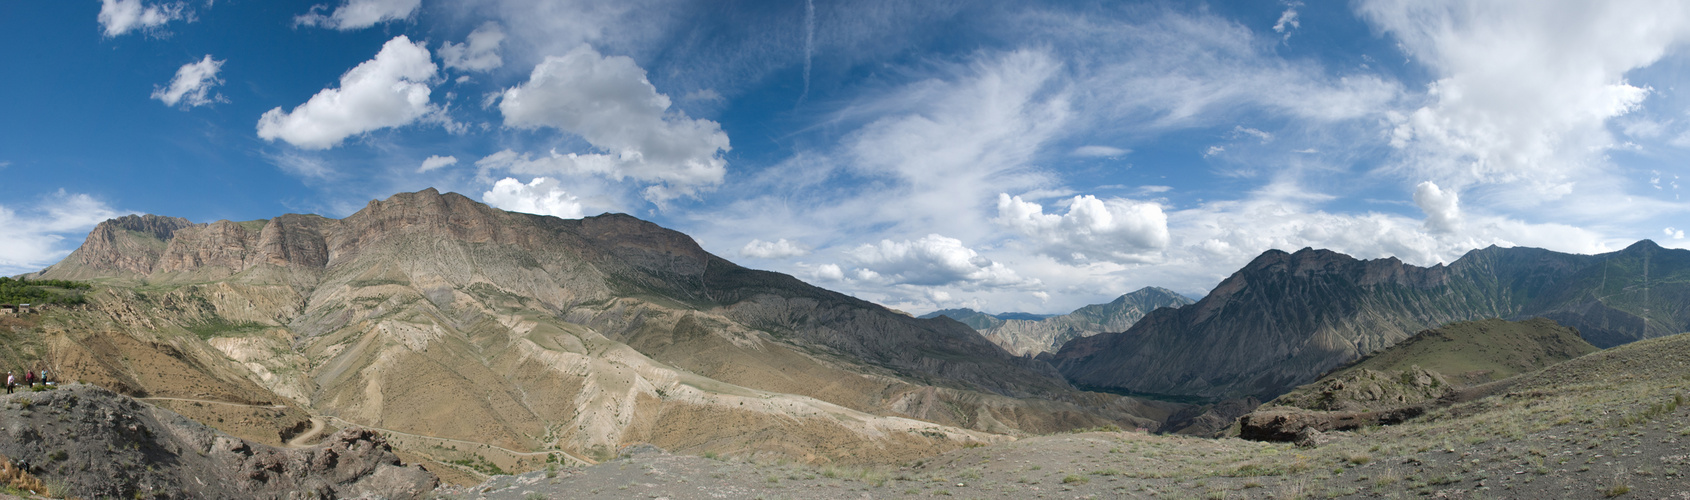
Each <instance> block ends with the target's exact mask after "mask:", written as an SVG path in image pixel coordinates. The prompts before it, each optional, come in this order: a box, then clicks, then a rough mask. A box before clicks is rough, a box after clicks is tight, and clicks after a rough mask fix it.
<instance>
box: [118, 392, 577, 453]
mask: <svg viewBox="0 0 1690 500" xmlns="http://www.w3.org/2000/svg"><path fill="white" fill-rule="evenodd" d="M136 399H141V400H146V401H186V402H190V403H211V404H220V405H229V406H245V407H250V408H270V409H283V408H287V406H286V405H272V406H265V405H253V404H246V403H231V402H228V401H212V400H209V399H192V398H165V397H148V398H136ZM325 419H328V420H334V421H336V422H340V423H341V424H345V425H354V426H358V427H365V428H369V429H374V430H378V431H382V432H388V433H393V434H400V435H404V436H411V437H417V438H423V439H435V440H440V441H447V442H452V443H462V444H470V445H481V446H486V447H489V448H496V449H498V450H500V451H503V452H505V453H509V454H511V455H514V456H522V457H538V456H545V455H549V454H552V453H558V454H562V455H563V456H566V457H569V458H571V459H574V460H576V461H579V462H581V463H583V464H587V465H597V464H598V462H597V461H594V460H591V459H588V458H585V457H579V456H576V455H575V454H574V453H570V452H567V451H563V450H552V451H516V450H513V449H510V448H505V447H503V446H499V445H495V444H491V443H482V442H478V441H466V440H462V439H452V438H443V437H439V436H429V435H426V434H416V433H411V432H404V431H396V430H393V429H387V428H382V427H375V426H369V425H363V424H360V423H357V422H351V421H348V420H346V419H342V418H340V417H335V416H322V417H311V430H308V431H305V432H304V433H301V434H300V435H298V436H294V438H293V439H289V440H288V442H287V446H288V447H289V448H303V447H305V446H308V445H306V444H303V443H306V442H308V441H310V440H312V439H314V438H316V437H317V435H318V434H321V433H322V432H323V428H324V427H325V426H326V425H325V424H326V421H325Z"/></svg>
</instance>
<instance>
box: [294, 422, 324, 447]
mask: <svg viewBox="0 0 1690 500" xmlns="http://www.w3.org/2000/svg"><path fill="white" fill-rule="evenodd" d="M324 427H326V426H325V425H323V418H322V417H311V430H308V431H305V432H303V433H300V435H298V436H294V437H293V439H289V440H288V443H287V445H288V447H289V448H304V447H307V446H311V445H313V444H316V441H317V438H318V437H319V436H321V435H322V434H323V428H324Z"/></svg>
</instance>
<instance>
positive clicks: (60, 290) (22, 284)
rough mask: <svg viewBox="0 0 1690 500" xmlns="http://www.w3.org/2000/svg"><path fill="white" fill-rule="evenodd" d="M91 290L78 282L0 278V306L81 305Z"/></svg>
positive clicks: (91, 286) (86, 285) (85, 284)
mask: <svg viewBox="0 0 1690 500" xmlns="http://www.w3.org/2000/svg"><path fill="white" fill-rule="evenodd" d="M92 288H93V285H89V284H87V283H83V282H80V281H65V280H31V279H23V278H18V279H12V278H7V277H0V304H82V303H86V302H88V299H87V298H86V297H84V296H83V294H85V293H87V292H88V290H90V289H92Z"/></svg>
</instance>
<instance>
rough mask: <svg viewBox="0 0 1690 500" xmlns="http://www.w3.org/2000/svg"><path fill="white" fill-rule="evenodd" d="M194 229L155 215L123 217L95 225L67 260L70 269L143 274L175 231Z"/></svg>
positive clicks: (148, 269) (184, 223)
mask: <svg viewBox="0 0 1690 500" xmlns="http://www.w3.org/2000/svg"><path fill="white" fill-rule="evenodd" d="M191 226H193V223H192V222H189V221H188V219H183V218H180V217H161V216H157V215H125V216H123V217H118V218H116V219H110V220H107V221H105V222H101V223H100V224H99V225H98V226H94V230H93V231H89V232H88V239H87V240H85V241H84V242H83V244H82V248H79V249H77V251H76V252H75V253H73V254H72V255H71V257H70V258H68V259H65V260H66V261H67V262H71V263H73V264H72V265H73V266H81V267H86V268H91V269H97V270H102V271H119V272H130V273H139V274H146V273H150V272H152V269H153V265H154V264H155V263H156V262H157V261H158V257H159V255H160V254H161V253H162V252H163V251H164V246H165V243H164V242H166V241H169V240H170V239H171V238H172V237H174V236H175V234H176V232H177V231H180V230H182V229H183V228H187V227H191Z"/></svg>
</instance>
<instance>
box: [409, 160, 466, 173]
mask: <svg viewBox="0 0 1690 500" xmlns="http://www.w3.org/2000/svg"><path fill="white" fill-rule="evenodd" d="M457 164H458V157H456V156H439V155H430V156H429V157H428V158H426V159H424V160H423V162H422V166H420V167H417V173H419V174H420V173H423V172H427V171H430V170H434V169H437V168H440V167H447V166H452V165H457Z"/></svg>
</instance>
